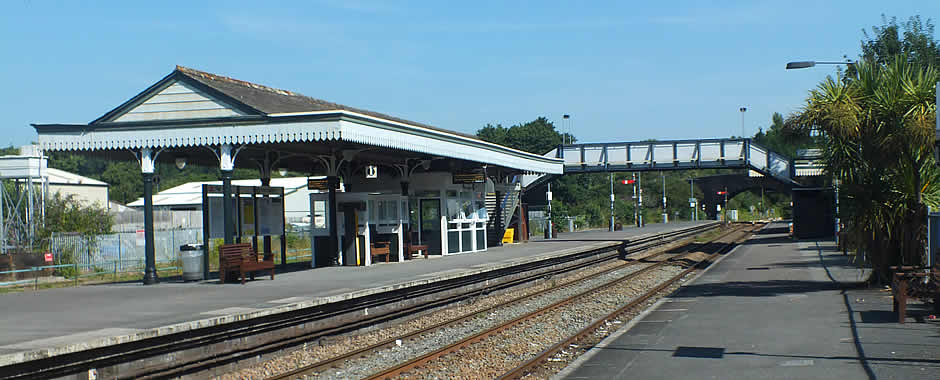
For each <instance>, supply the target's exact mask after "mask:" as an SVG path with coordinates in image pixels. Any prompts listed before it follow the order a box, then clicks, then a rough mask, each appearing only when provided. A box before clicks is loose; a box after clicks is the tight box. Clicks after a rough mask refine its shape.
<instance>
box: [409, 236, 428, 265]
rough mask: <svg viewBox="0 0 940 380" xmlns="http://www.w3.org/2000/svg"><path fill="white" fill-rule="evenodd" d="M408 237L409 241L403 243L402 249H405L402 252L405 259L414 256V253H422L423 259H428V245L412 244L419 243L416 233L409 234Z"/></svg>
mask: <svg viewBox="0 0 940 380" xmlns="http://www.w3.org/2000/svg"><path fill="white" fill-rule="evenodd" d="M410 235H411V236H410V237H411V239H409V240H408V241H407V242H405V247H404V248H405V249H404V250H403V251H404V252H405V254H406V255H407V256H405V257H407V258H411V257H413V256H414V254H415V253H421V252H424V258H425V259H426V258H428V245H427V244H418V243H414V242H416V241H418V242H419V240H418V234H417V233H415V232H411V233H410Z"/></svg>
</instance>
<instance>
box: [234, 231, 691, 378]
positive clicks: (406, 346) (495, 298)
mask: <svg viewBox="0 0 940 380" xmlns="http://www.w3.org/2000/svg"><path fill="white" fill-rule="evenodd" d="M683 243H684V241H683V242H676V243H672V244H669V245H667V246H664V247H660V248H657V249H651V250H647V251H644V252H640V253H637V254H634V255H631V257H633V258H637V259H639V258H645V257H649V256H652V255H655V254H656V253H658V252H662V251H666V250H669V249H673V248H675V247H677V246H680V245H682V244H683ZM621 264H622V262H621V261H617V260H612V261H611V262H607V263H604V264H601V265H597V266H594V267H590V268H587V269H583V270H579V271H577V272H574V273H571V274H567V275H564V276H559V277H558V278H553V279H549V280H545V281H540V282H538V283H536V284H535V285H532V286H529V287H525V288H519V289H512V290H509V291H505V292H501V293H498V294H493V295H487V296H481V297H477V298H475V299H473V300H471V301H470V302H465V303H462V304H459V305H454V306H452V307H448V308H445V309H441V310H438V311H435V312H433V313H430V314H425V315H422V316H419V317H417V318H415V319H412V320H408V321H404V322H401V323H398V324H395V325H392V326H387V327H383V328H380V329H373V330H370V331H366V332H364V333H359V334H355V335H352V334H351V335H345V336H335V337H329V338H324V339H321V340H320V341H319V342H314V343H308V344H305V345H304V346H303V347H298V349H296V350H294V351H291V352H288V353H284V354H283V355H280V356H278V357H276V358H274V359H271V360H268V361H266V362H263V363H259V364H257V365H254V366H252V367H249V368H245V369H242V370H240V371H236V372H233V373H229V374H226V375H223V376H220V377H217V379H223V380H230V379H263V378H266V377H269V376H273V375H276V374H279V373H283V372H286V371H290V370H293V369H295V368H299V367H302V366H306V365H310V364H313V363H316V362H319V361H322V360H325V359H328V358H331V357H335V356H338V355H341V354H343V353H346V352H350V351H352V350H354V349H357V348H360V347H367V346H370V345H373V344H376V343H379V342H382V341H385V340H388V339H391V338H393V337H398V336H402V335H405V334H408V333H411V332H414V331H417V330H420V329H423V328H427V327H429V326H432V325H434V324H437V323H440V322H442V321H447V320H453V319H456V318H458V317H460V316H463V315H466V314H469V313H474V312H479V311H480V310H485V309H487V308H490V307H492V306H494V305H499V304H502V303H506V302H509V301H511V300H514V299H519V298H522V297H525V296H528V295H531V294H533V293H536V292H538V291H542V290H545V289H548V288H559V291H557V292H552V293H551V294H550V295H542V296H539V297H536V298H534V299H532V300H529V301H527V302H525V303H524V304H521V305H514V306H513V307H507V308H502V309H500V310H499V311H497V312H493V313H490V314H488V315H480V316H479V318H474V319H472V320H470V321H466V322H464V323H462V324H461V325H460V326H450V327H448V328H446V329H443V330H439V331H437V332H434V333H430V334H425V335H423V336H420V337H418V338H416V339H413V340H408V341H404V342H401V345H400V346H395V347H391V348H388V349H381V350H377V351H375V352H373V353H372V354H371V355H368V354H363V355H366V356H364V357H361V358H359V359H356V360H351V361H349V362H347V363H345V364H344V365H342V366H341V367H339V368H333V369H330V370H326V371H324V372H323V373H320V374H317V375H316V376H313V377H315V378H323V379H350V378H361V377H365V376H368V375H371V374H373V373H375V372H378V371H380V370H382V369H384V368H388V367H391V366H393V365H396V364H398V363H401V362H404V361H407V360H410V359H412V358H414V357H417V356H420V355H423V354H425V353H427V352H430V351H433V350H436V349H439V348H440V347H443V346H446V345H448V344H450V343H453V342H455V341H457V340H460V339H462V338H464V337H466V336H469V335H472V334H474V333H476V332H477V331H479V330H481V329H485V328H489V327H492V326H494V325H496V324H498V323H500V322H502V321H506V320H509V319H512V318H515V317H517V316H519V315H522V314H524V313H527V312H530V311H532V310H535V309H536V308H538V307H542V306H545V305H549V304H551V303H554V302H557V301H558V300H560V299H562V298H566V297H567V296H570V295H572V294H575V293H578V292H581V291H584V290H586V289H589V288H591V287H594V286H597V285H598V284H600V283H603V282H609V281H611V280H612V278H614V277H621V276H624V275H626V274H628V273H631V272H633V271H636V270H639V269H641V268H643V267H645V266H647V265H649V264H641V265H634V266H630V267H626V268H623V269H621V270H618V271H616V272H614V273H610V274H607V275H604V276H600V278H596V279H593V280H592V281H590V282H588V283H582V284H578V285H574V286H567V287H563V288H562V286H564V285H566V284H571V283H574V282H576V281H579V280H580V279H582V278H584V277H587V276H589V275H592V274H595V273H598V272H602V271H604V270H608V269H610V268H612V267H615V266H618V265H621Z"/></svg>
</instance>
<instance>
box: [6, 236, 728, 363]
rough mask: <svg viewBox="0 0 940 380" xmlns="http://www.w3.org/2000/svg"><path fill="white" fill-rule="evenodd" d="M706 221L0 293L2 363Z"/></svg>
mask: <svg viewBox="0 0 940 380" xmlns="http://www.w3.org/2000/svg"><path fill="white" fill-rule="evenodd" d="M705 223H715V222H714V221H703V222H677V223H669V224H650V225H647V226H645V227H643V228H625V229H624V230H623V231H617V232H607V231H585V232H573V233H561V234H559V238H558V239H554V240H547V241H546V240H534V241H530V242H529V243H523V244H510V245H504V246H501V247H493V248H490V249H489V250H487V251H485V252H477V253H465V254H460V255H449V256H443V257H441V256H437V257H434V256H432V257H431V258H430V259H413V260H407V261H405V262H401V263H388V264H385V263H382V264H376V265H372V266H368V267H329V268H318V269H304V270H298V271H292V272H286V273H278V274H277V275H276V277H275V279H274V280H273V281H272V280H270V278H269V277H266V276H263V275H256V279H257V280H255V281H249V282H248V283H246V284H245V285H241V284H238V283H232V284H220V283H219V282H218V280H210V281H204V282H199V283H183V282H178V281H177V282H168V281H165V280H164V282H162V283H161V284H159V285H151V286H144V285H141V284H140V283H139V282H134V283H124V284H106V285H90V286H81V287H75V288H62V289H48V290H41V291H26V292H22V293H7V294H0V305H3V306H2V308H3V312H2V313H0V366H4V365H9V364H14V363H19V362H22V361H24V360H26V358H28V357H49V356H55V355H59V354H64V353H70V352H76V351H81V350H85V349H90V348H96V347H104V346H108V345H113V344H118V343H124V342H130V341H136V340H139V339H145V338H152V337H156V336H161V335H166V334H172V333H178V332H182V331H187V330H193V329H197V328H204V327H210V326H215V325H219V324H223V323H227V322H232V321H240V320H246V319H248V318H253V317H259V316H264V315H271V314H275V313H279V312H286V311H290V310H297V309H300V308H305V307H311V306H316V305H322V304H327V303H331V302H338V301H341V300H346V299H350V298H354V297H360V296H366V295H369V294H375V293H380V292H384V291H388V290H393V289H400V288H403V287H407V286H413V285H421V284H426V283H432V282H436V281H444V280H447V279H452V278H457V277H461V276H465V275H470V274H475V273H480V272H485V271H489V270H494V269H497V268H505V267H509V266H513V265H518V264H520V263H525V262H530V261H532V260H535V259H539V258H547V257H555V256H559V255H565V254H572V253H576V252H583V251H590V250H594V249H599V248H604V247H610V246H616V245H619V244H621V243H622V242H623V241H624V240H627V239H632V238H638V237H642V236H648V235H655V234H659V233H663V232H669V231H673V230H677V229H683V228H688V227H690V226H694V225H701V224H705Z"/></svg>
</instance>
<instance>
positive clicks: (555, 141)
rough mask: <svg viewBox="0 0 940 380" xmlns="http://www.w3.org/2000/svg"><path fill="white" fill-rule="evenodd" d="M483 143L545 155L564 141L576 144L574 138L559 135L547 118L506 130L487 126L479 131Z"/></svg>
mask: <svg viewBox="0 0 940 380" xmlns="http://www.w3.org/2000/svg"><path fill="white" fill-rule="evenodd" d="M477 137H479V138H480V139H481V140H483V141H488V142H491V143H495V144H500V145H503V146H507V147H510V148H513V149H519V150H522V151H526V152H529V153H535V154H545V153H548V152H549V151H551V150H552V149H555V148H557V147H558V145H561V143H562V142H563V141H570V142H574V141H575V140H574V136H571V135H569V134H567V133H559V132H558V131H557V130H555V124H554V123H552V122H551V121H549V120H548V119H547V118H545V117H541V116H540V117H538V118H536V119H535V120H532V121H530V122H528V123H525V124H519V125H513V126H512V127H509V128H505V127H503V126H502V125H501V124H496V125H495V126H494V125H492V124H487V125H486V126H485V127H483V128H481V129H480V130H478V131H477Z"/></svg>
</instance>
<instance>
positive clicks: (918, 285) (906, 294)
mask: <svg viewBox="0 0 940 380" xmlns="http://www.w3.org/2000/svg"><path fill="white" fill-rule="evenodd" d="M891 270H892V271H893V272H894V275H893V276H891V295H892V298H893V301H894V310H893V311H894V312H895V313H898V323H904V319H905V318H907V300H908V299H909V298H917V299H921V300H924V301H927V300H929V299H933V306H934V311H935V312H937V313H940V270H938V269H937V268H934V269H933V270H931V271H930V273H928V272H927V271H925V270H924V268H917V267H900V268H899V267H891ZM928 275H930V278H929V279H928V281H927V282H926V283H924V279H925V278H927V276H928Z"/></svg>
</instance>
